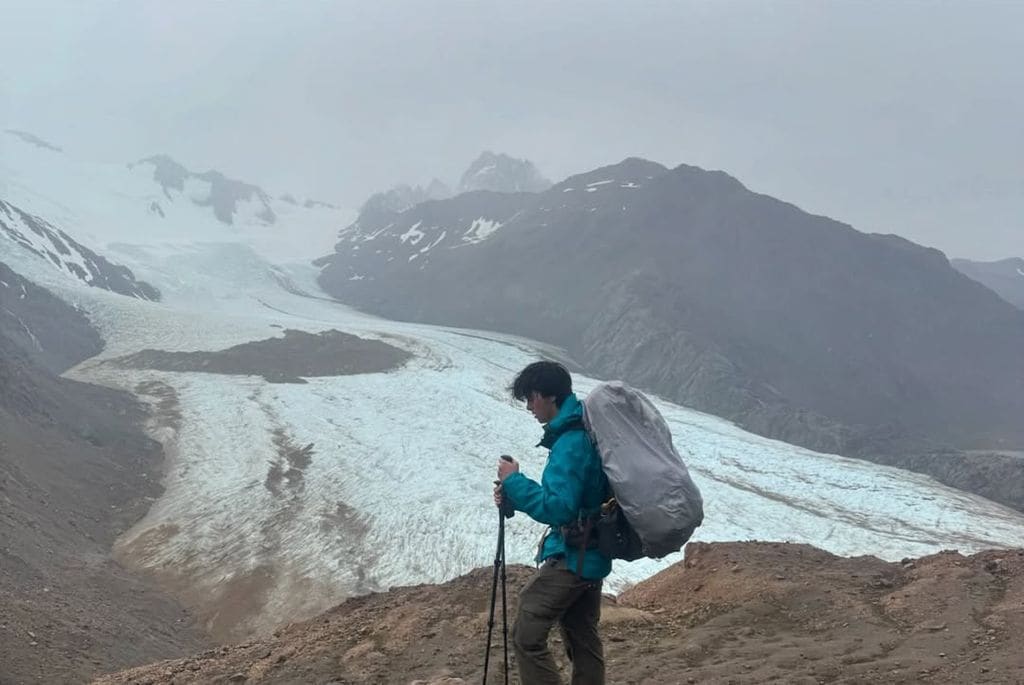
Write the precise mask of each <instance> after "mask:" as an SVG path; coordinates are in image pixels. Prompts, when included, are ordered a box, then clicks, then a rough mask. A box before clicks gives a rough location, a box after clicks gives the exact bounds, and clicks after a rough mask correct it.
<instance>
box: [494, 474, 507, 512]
mask: <svg viewBox="0 0 1024 685" xmlns="http://www.w3.org/2000/svg"><path fill="white" fill-rule="evenodd" d="M504 502H505V495H504V493H502V491H501V481H500V480H499V481H495V482H494V506H496V507H498V508H499V509H501V505H502V504H504Z"/></svg>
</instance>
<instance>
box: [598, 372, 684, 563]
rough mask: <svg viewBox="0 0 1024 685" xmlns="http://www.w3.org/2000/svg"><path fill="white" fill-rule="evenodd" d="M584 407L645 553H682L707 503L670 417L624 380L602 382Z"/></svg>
mask: <svg viewBox="0 0 1024 685" xmlns="http://www.w3.org/2000/svg"><path fill="white" fill-rule="evenodd" d="M583 405H584V413H583V422H584V426H585V427H586V429H587V432H589V433H590V437H591V439H592V440H593V441H594V444H595V446H596V447H597V451H598V453H599V454H600V455H601V463H602V465H603V467H604V472H605V475H607V476H608V481H609V483H610V485H611V488H612V491H613V493H614V495H615V499H616V500H617V501H618V503H619V506H620V507H621V509H622V511H623V513H624V514H625V515H626V519H627V520H628V521H629V524H630V525H631V526H632V527H633V529H634V530H635V531H636V533H637V535H638V536H639V537H640V540H641V542H642V543H643V552H644V554H645V555H647V556H649V557H653V558H655V559H657V558H660V557H663V556H665V555H666V554H670V553H672V552H676V551H678V550H679V549H681V548H682V546H683V544H685V543H686V541H687V540H688V539H689V538H690V536H691V535H693V531H694V530H695V529H696V528H697V526H699V525H700V524H701V522H702V521H703V520H704V502H703V499H702V498H701V496H700V490H698V489H697V486H696V485H695V484H694V482H693V480H691V479H690V474H689V472H688V471H687V470H686V465H685V464H684V463H683V459H682V457H680V456H679V453H678V452H677V451H676V448H675V446H674V445H673V444H672V434H671V432H670V431H669V428H668V424H667V423H665V419H664V418H662V416H661V413H660V412H659V411H658V409H657V408H656V407H655V406H654V404H653V403H652V402H651V401H650V400H649V399H647V397H645V396H644V395H643V394H642V393H640V392H639V391H637V390H634V389H633V388H631V387H629V386H628V385H626V384H624V383H621V382H619V381H612V382H608V383H601V384H599V385H598V386H597V387H595V388H594V389H593V390H592V391H591V392H590V394H589V395H587V397H586V399H585V400H584V402H583Z"/></svg>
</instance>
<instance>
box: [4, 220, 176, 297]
mask: <svg viewBox="0 0 1024 685" xmlns="http://www.w3.org/2000/svg"><path fill="white" fill-rule="evenodd" d="M3 239H7V240H10V241H13V242H14V243H15V244H16V245H17V246H18V248H20V249H24V250H27V251H28V252H31V253H32V254H34V255H35V256H37V257H39V258H41V259H43V260H44V261H46V262H47V263H49V264H51V265H52V266H54V267H55V268H57V269H60V270H61V271H65V272H67V273H69V274H71V275H72V276H74V277H75V278H77V279H79V280H80V281H82V282H83V283H87V284H89V285H91V286H93V287H94V288H103V289H104V290H110V291H112V292H115V293H120V294H121V295H128V296H129V297H138V298H140V299H143V300H159V299H160V291H159V290H157V289H156V288H154V287H153V286H152V285H150V284H149V283H146V282H145V281H139V280H136V278H135V274H133V273H132V272H131V269H129V268H128V267H126V266H122V265H120V264H114V263H112V262H110V261H109V260H107V258H106V257H104V256H102V255H98V254H96V253H95V252H93V251H92V250H90V249H89V248H87V247H85V246H84V245H82V244H80V243H78V242H77V241H75V239H74V238H72V237H71V236H69V235H68V234H67V233H66V232H64V231H63V230H62V229H60V228H57V227H56V226H53V225H52V224H50V223H49V222H47V221H46V220H45V219H42V218H40V217H38V216H35V215H34V214H29V213H28V212H25V211H23V210H21V209H19V208H18V207H16V206H14V205H12V204H10V203H8V202H4V201H3V200H0V240H3ZM0 244H2V243H0ZM5 249H8V248H6V247H5ZM2 287H3V286H2V285H0V288H2Z"/></svg>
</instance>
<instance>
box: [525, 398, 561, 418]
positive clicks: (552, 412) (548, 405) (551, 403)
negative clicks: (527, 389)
mask: <svg viewBox="0 0 1024 685" xmlns="http://www.w3.org/2000/svg"><path fill="white" fill-rule="evenodd" d="M526 408H527V409H529V410H530V411H531V412H532V413H533V416H534V418H535V419H537V421H539V422H540V423H550V422H551V420H552V419H554V418H555V417H556V416H558V407H557V406H556V405H555V398H554V397H553V396H552V397H544V396H543V395H541V394H540V393H539V392H537V391H536V390H534V391H533V392H531V393H530V396H529V397H527V398H526Z"/></svg>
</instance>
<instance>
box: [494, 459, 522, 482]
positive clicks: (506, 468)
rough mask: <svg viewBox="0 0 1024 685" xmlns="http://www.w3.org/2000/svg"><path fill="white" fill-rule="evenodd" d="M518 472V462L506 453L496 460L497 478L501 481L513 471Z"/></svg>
mask: <svg viewBox="0 0 1024 685" xmlns="http://www.w3.org/2000/svg"><path fill="white" fill-rule="evenodd" d="M518 472H519V462H518V461H516V460H515V459H513V458H512V457H510V456H507V455H504V454H503V455H501V459H499V460H498V480H500V481H503V480H505V479H506V478H508V477H509V476H511V475H512V474H513V473H518Z"/></svg>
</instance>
